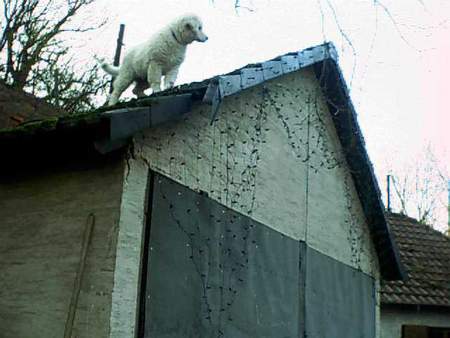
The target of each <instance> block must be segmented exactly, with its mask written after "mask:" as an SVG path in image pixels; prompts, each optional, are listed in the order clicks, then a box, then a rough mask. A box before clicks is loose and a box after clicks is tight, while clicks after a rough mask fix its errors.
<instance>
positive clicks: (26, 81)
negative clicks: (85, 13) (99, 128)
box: [0, 0, 106, 112]
mask: <svg viewBox="0 0 450 338" xmlns="http://www.w3.org/2000/svg"><path fill="white" fill-rule="evenodd" d="M94 1H95V0H3V1H1V2H3V13H2V16H3V18H1V30H0V60H1V61H2V64H3V65H4V66H3V67H2V68H1V69H0V75H1V76H2V77H3V79H4V81H5V82H6V83H8V84H10V85H12V86H14V87H15V88H17V89H19V90H27V91H31V92H32V93H33V94H37V95H39V96H42V97H44V99H46V100H47V101H49V102H50V103H53V104H56V105H57V106H59V107H61V108H63V109H65V110H67V111H69V112H73V111H75V110H77V109H80V108H83V107H84V108H89V107H91V106H92V99H91V98H92V95H95V94H96V93H97V92H98V91H99V90H100V89H101V88H103V87H104V86H105V85H106V79H105V78H104V77H103V76H98V74H97V68H96V67H95V66H92V67H89V68H87V69H85V70H84V72H82V73H81V74H80V73H79V72H80V71H82V70H81V69H75V68H74V65H73V60H72V59H71V58H70V57H69V49H68V47H67V46H66V45H65V44H64V41H63V39H62V38H63V34H65V35H64V36H67V34H69V33H83V32H87V31H90V30H93V29H96V28H99V27H100V26H101V25H103V24H104V23H105V22H100V23H98V24H97V25H92V24H90V25H84V24H80V25H74V21H75V20H74V19H75V17H76V16H77V14H79V13H80V11H81V10H82V9H84V8H85V7H87V6H89V5H91V4H92V3H93V2H94ZM1 2H0V3H1ZM77 102H78V103H77Z"/></svg>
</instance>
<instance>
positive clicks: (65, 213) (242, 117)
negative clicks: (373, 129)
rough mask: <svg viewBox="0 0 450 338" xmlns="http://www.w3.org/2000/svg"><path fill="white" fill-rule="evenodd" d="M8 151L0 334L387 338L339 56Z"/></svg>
mask: <svg viewBox="0 0 450 338" xmlns="http://www.w3.org/2000/svg"><path fill="white" fill-rule="evenodd" d="M0 154H2V165H1V166H0V219H1V222H0V233H1V237H0V247H1V248H2V249H1V251H0V270H1V271H2V273H1V276H0V285H1V288H0V328H1V330H2V337H14V338H16V337H62V336H64V337H72V336H73V337H117V338H128V337H129V338H131V337H136V336H137V337H152V338H157V337H183V338H184V337H192V338H194V337H195V338H198V337H208V338H209V337H227V338H240V337H242V338H244V337H248V338H254V337H277V338H279V337H302V338H303V337H305V338H306V337H308V338H313V337H314V338H324V337H339V338H344V337H345V338H353V337H354V338H362V337H364V338H374V337H378V336H379V292H378V291H379V281H380V279H381V278H384V279H385V280H397V279H401V278H402V276H403V273H402V269H401V265H400V262H399V258H398V254H397V250H396V247H395V244H394V242H393V239H392V238H391V235H390V230H389V227H388V224H387V222H386V220H385V218H384V209H383V206H382V203H381V201H380V194H379V189H378V186H377V183H376V180H375V176H374V173H373V170H372V167H371V164H370V162H369V159H368V156H367V153H366V150H365V148H364V141H363V138H362V135H361V131H360V129H359V127H358V124H357V121H356V114H355V112H354V109H353V106H352V103H351V101H350V98H349V96H348V91H347V88H346V85H345V82H344V80H343V77H342V74H341V72H340V69H339V66H338V64H337V57H336V52H335V50H334V48H333V46H332V45H330V44H324V45H320V46H317V47H314V48H309V49H306V50H304V51H301V52H298V53H290V54H286V55H284V56H281V57H279V58H276V59H273V60H270V61H267V62H263V63H259V64H253V65H249V66H246V67H244V68H241V69H239V70H237V71H235V72H232V73H230V74H226V75H222V76H218V77H215V78H213V79H210V80H205V81H203V82H200V83H192V84H189V85H184V86H181V87H177V88H174V89H172V90H169V91H165V92H162V93H159V94H158V95H152V96H151V97H149V98H144V99H141V100H134V101H130V102H128V103H123V104H121V105H118V106H115V107H107V108H103V109H102V110H99V111H97V112H94V113H91V114H84V115H78V116H72V117H62V118H52V119H46V120H42V121H39V122H34V123H28V124H24V125H21V126H19V127H17V128H13V129H6V130H2V131H0Z"/></svg>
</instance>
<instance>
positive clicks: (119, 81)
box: [108, 72, 133, 106]
mask: <svg viewBox="0 0 450 338" xmlns="http://www.w3.org/2000/svg"><path fill="white" fill-rule="evenodd" d="M132 82H133V76H132V75H131V74H128V73H127V72H120V73H119V75H118V76H117V77H116V78H115V79H114V82H113V91H112V93H111V96H110V97H109V101H108V105H110V106H113V105H115V104H116V103H117V101H119V97H120V95H121V94H122V93H123V92H124V91H125V89H127V88H128V86H129V85H130V84H131V83H132Z"/></svg>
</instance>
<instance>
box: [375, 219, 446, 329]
mask: <svg viewBox="0 0 450 338" xmlns="http://www.w3.org/2000/svg"><path fill="white" fill-rule="evenodd" d="M388 221H389V223H390V225H391V229H392V232H393V235H394V238H395V242H396V243H397V246H398V248H399V251H400V258H401V262H402V263H403V265H404V267H405V270H406V272H407V279H406V280H404V281H383V282H382V288H381V338H449V337H450V239H449V238H448V237H447V236H445V235H444V234H442V233H440V232H439V231H436V230H434V229H432V228H431V227H430V226H427V225H425V224H421V223H419V222H418V221H417V220H415V219H414V218H410V217H407V216H404V215H400V214H390V215H389V217H388Z"/></svg>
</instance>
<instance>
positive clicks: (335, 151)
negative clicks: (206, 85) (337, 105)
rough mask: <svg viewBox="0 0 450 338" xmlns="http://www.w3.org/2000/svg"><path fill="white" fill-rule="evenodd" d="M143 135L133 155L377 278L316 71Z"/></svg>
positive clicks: (204, 107)
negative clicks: (213, 112)
mask: <svg viewBox="0 0 450 338" xmlns="http://www.w3.org/2000/svg"><path fill="white" fill-rule="evenodd" d="M210 118H211V107H210V106H208V105H204V104H201V105H197V106H194V108H193V111H192V113H191V114H190V115H189V116H188V117H186V119H185V120H183V121H181V122H179V123H176V124H170V125H167V126H162V127H159V128H154V129H150V130H148V131H146V132H144V133H142V134H141V135H138V136H137V137H136V139H135V147H134V152H135V154H134V156H136V158H140V159H143V160H144V161H145V162H146V163H147V165H148V166H149V167H150V168H151V169H153V170H155V171H157V172H160V173H162V174H164V175H167V176H169V177H171V178H172V179H174V180H176V181H177V182H179V183H181V184H183V185H186V186H188V187H190V188H192V189H194V190H201V191H204V192H206V193H208V195H209V196H210V197H211V198H213V199H214V200H216V201H219V202H220V203H222V204H224V205H226V206H228V207H230V208H232V209H234V210H236V211H239V212H241V213H243V214H245V215H249V216H250V217H252V218H253V219H255V220H256V221H259V222H261V223H263V224H266V225H268V226H270V227H272V228H273V229H275V230H277V231H279V232H281V233H283V234H285V235H287V236H289V237H291V238H293V239H296V240H302V241H306V243H307V244H308V245H309V246H311V247H312V248H314V249H316V250H318V251H319V252H322V253H324V254H326V255H328V256H329V257H332V258H334V259H336V260H338V261H340V262H342V263H344V264H347V265H349V266H351V267H354V268H356V269H359V270H361V271H363V272H365V273H367V274H369V275H371V276H375V277H376V276H377V275H378V265H377V260H376V255H375V253H374V249H373V245H372V242H371V240H370V236H369V230H368V227H367V225H366V223H365V218H364V215H363V212H362V209H361V205H360V202H359V199H358V197H357V194H356V191H355V188H354V185H353V181H352V178H351V176H350V174H349V172H348V170H347V164H346V162H345V160H344V158H343V155H342V150H341V148H340V144H339V142H338V139H337V136H336V133H335V130H334V126H333V124H332V120H331V117H330V114H329V112H328V109H327V107H326V102H325V100H324V98H323V96H322V92H321V90H320V88H319V86H318V83H317V80H316V79H315V76H314V74H313V73H312V70H311V69H304V70H301V71H299V72H296V73H292V74H289V75H286V76H284V77H282V78H279V79H276V80H272V81H269V82H266V83H265V84H264V85H260V86H258V87H254V88H251V89H248V90H245V91H242V92H241V93H239V94H237V95H233V96H230V97H227V98H225V100H224V101H223V102H222V103H221V106H220V109H219V112H218V118H217V120H216V121H215V122H214V123H213V124H212V125H210Z"/></svg>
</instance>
